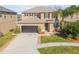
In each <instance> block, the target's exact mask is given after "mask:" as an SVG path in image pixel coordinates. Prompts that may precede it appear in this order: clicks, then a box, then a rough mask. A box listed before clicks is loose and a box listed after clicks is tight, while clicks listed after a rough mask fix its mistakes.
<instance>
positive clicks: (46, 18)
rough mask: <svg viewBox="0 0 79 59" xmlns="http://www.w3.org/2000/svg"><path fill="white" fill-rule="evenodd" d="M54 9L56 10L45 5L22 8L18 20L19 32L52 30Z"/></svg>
mask: <svg viewBox="0 0 79 59" xmlns="http://www.w3.org/2000/svg"><path fill="white" fill-rule="evenodd" d="M55 11H57V10H53V9H52V8H50V7H45V6H41V7H34V8H31V9H28V10H24V11H23V12H22V14H21V16H22V20H21V21H19V22H18V26H19V27H20V30H21V32H37V31H38V30H39V29H40V30H41V32H52V31H53V30H54V26H53V22H54V20H55V15H54V14H53V12H55Z"/></svg>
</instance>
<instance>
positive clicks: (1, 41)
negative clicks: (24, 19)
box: [0, 32, 13, 48]
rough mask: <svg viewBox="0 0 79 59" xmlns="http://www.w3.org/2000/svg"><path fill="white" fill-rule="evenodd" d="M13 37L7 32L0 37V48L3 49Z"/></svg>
mask: <svg viewBox="0 0 79 59" xmlns="http://www.w3.org/2000/svg"><path fill="white" fill-rule="evenodd" d="M12 37H13V35H12V32H8V33H6V34H4V35H3V36H2V37H0V48H1V47H3V46H4V45H5V44H6V43H7V42H9V41H10V40H11V39H12Z"/></svg>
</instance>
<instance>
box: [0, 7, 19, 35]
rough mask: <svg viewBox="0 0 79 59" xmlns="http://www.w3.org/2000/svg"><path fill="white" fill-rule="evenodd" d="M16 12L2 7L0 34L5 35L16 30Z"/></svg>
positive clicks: (0, 11) (0, 8) (0, 9)
mask: <svg viewBox="0 0 79 59" xmlns="http://www.w3.org/2000/svg"><path fill="white" fill-rule="evenodd" d="M16 17H17V16H16V12H14V11H12V10H9V9H6V8H5V7H2V6H0V32H2V33H3V34H4V33H6V32H8V31H10V30H11V29H15V28H16V19H17V18H16Z"/></svg>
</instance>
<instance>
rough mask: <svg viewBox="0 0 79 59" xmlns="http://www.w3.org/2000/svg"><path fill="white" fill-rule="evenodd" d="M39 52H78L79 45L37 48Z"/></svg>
mask: <svg viewBox="0 0 79 59" xmlns="http://www.w3.org/2000/svg"><path fill="white" fill-rule="evenodd" d="M38 51H39V52H40V53H41V54H79V46H53V47H46V48H38Z"/></svg>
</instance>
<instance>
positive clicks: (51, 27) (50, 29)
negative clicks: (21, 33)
mask: <svg viewBox="0 0 79 59" xmlns="http://www.w3.org/2000/svg"><path fill="white" fill-rule="evenodd" d="M53 31H54V26H53V23H50V24H49V32H53Z"/></svg>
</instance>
